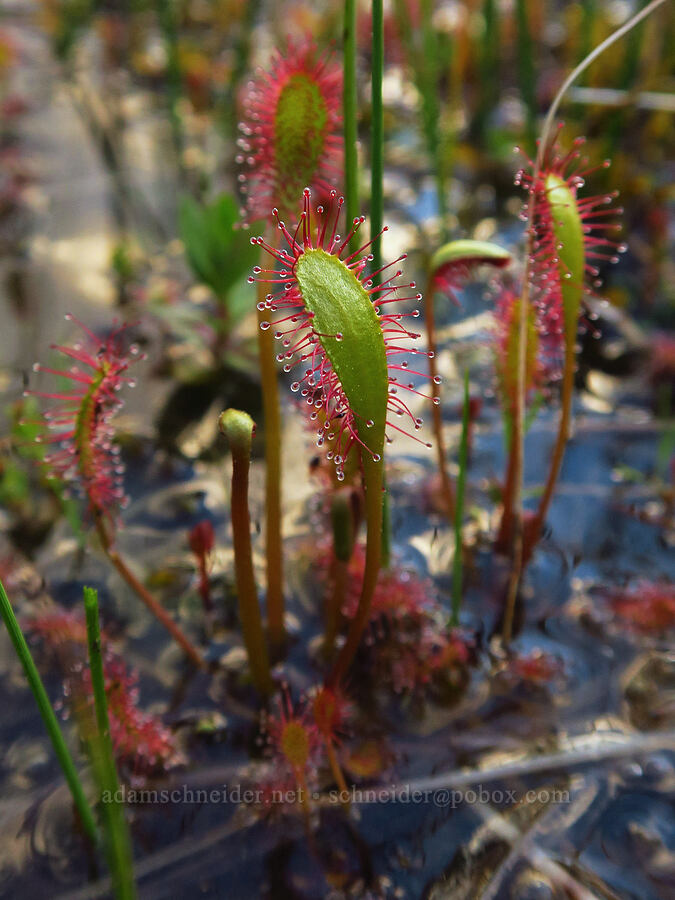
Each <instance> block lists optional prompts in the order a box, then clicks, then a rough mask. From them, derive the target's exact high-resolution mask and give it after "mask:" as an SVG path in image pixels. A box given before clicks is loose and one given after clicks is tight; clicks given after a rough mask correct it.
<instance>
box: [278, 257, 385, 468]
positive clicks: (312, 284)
mask: <svg viewBox="0 0 675 900" xmlns="http://www.w3.org/2000/svg"><path fill="white" fill-rule="evenodd" d="M295 275H296V278H297V282H298V287H299V289H300V292H301V294H302V299H303V302H304V304H305V306H306V308H307V310H308V311H309V312H310V313H313V319H312V327H313V329H314V332H315V333H316V334H317V336H318V337H319V340H320V342H321V345H322V347H323V349H324V351H325V353H326V356H327V357H328V359H329V360H330V363H331V365H332V367H333V370H334V371H335V374H336V375H337V377H338V380H339V381H340V384H341V386H342V390H343V391H344V394H345V397H346V398H347V402H348V403H349V406H350V408H351V410H352V412H353V414H354V424H355V427H356V429H357V431H358V436H359V439H360V440H361V441H363V443H364V444H365V445H366V446H367V447H368V449H369V450H370V452H371V453H372V454H373V456H374V457H375V458H379V457H380V456H381V455H382V448H383V446H384V430H385V420H386V415H387V395H388V390H389V378H388V371H387V354H386V348H385V341H384V335H383V333H382V326H381V323H380V321H379V317H378V315H377V312H376V311H375V308H374V306H373V303H372V300H371V299H370V295H369V293H368V292H367V291H366V289H365V288H364V287H363V285H362V283H361V282H360V281H359V279H358V278H357V277H356V276H355V275H354V273H353V272H352V271H351V269H349V268H348V267H347V266H345V264H344V263H343V262H341V261H340V260H339V259H338V258H337V257H335V256H333V255H331V254H329V253H326V252H325V251H324V250H322V249H320V248H316V249H305V252H304V253H303V254H302V255H301V256H300V257H299V259H298V261H297V263H296V267H295Z"/></svg>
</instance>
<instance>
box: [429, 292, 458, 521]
mask: <svg viewBox="0 0 675 900" xmlns="http://www.w3.org/2000/svg"><path fill="white" fill-rule="evenodd" d="M434 293H435V291H434V276H433V274H432V275H430V276H429V280H428V283H427V289H426V291H425V292H424V321H425V325H426V330H427V346H428V348H429V353H430V354H431V355H430V357H429V376H430V378H431V383H432V384H433V385H434V388H435V391H434V392H435V395H436V396H439V391H438V388H436V381H435V379H436V378H437V377H438V364H437V362H436V353H437V346H436V318H435V315H434ZM431 423H432V428H433V432H434V440H435V443H436V455H437V458H438V472H439V475H440V478H441V495H442V497H443V506H444V507H445V510H446V512H447V515H448V518H449V519H452V518H453V516H454V514H455V492H454V489H453V486H452V479H451V478H450V473H449V472H448V468H447V463H446V459H447V456H446V449H445V441H444V439H443V411H442V408H441V404H440V403H433V404H432V405H431Z"/></svg>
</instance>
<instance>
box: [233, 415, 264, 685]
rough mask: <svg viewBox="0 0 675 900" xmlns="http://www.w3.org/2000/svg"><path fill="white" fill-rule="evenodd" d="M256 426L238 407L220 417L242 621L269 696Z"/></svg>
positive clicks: (251, 659) (256, 679)
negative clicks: (254, 499)
mask: <svg viewBox="0 0 675 900" xmlns="http://www.w3.org/2000/svg"><path fill="white" fill-rule="evenodd" d="M253 427H254V426H253V420H252V419H251V418H250V416H247V415H246V413H241V412H239V411H238V410H227V412H224V413H223V414H222V415H221V417H220V428H221V431H222V432H223V433H224V434H226V435H227V438H228V441H229V443H230V450H231V452H232V495H231V507H232V542H233V545H234V573H235V579H236V582H237V598H238V603H239V622H240V624H241V631H242V636H243V639H244V644H245V646H246V653H247V655H248V664H249V668H250V670H251V676H252V678H253V683H254V684H255V686H256V688H257V690H258V691H259V692H260V693H261V694H263V695H264V696H267V695H269V694H271V693H272V691H273V689H274V683H273V681H272V678H271V675H270V664H269V655H268V652H267V643H266V641H265V632H264V631H263V626H262V617H261V615H260V604H259V603H258V591H257V589H256V585H255V576H254V574H253V555H252V550H251V517H250V514H249V509H248V474H249V468H250V455H251V437H252V434H253Z"/></svg>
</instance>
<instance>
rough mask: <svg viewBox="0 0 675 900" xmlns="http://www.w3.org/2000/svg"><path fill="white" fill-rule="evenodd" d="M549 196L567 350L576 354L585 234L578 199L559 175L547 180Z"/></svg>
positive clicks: (551, 176) (568, 352)
mask: <svg viewBox="0 0 675 900" xmlns="http://www.w3.org/2000/svg"><path fill="white" fill-rule="evenodd" d="M546 197H547V199H548V203H549V206H550V209H551V220H552V223H553V234H554V235H555V243H556V246H557V250H556V252H557V254H558V260H559V261H558V263H557V267H558V276H559V278H560V285H561V291H562V303H563V316H564V322H565V351H566V353H567V354H568V355H570V356H571V355H573V354H574V345H575V343H576V339H577V327H578V323H579V310H580V308H581V298H582V295H583V290H584V288H583V284H584V266H585V261H586V259H585V249H584V231H583V225H582V222H581V216H580V215H579V210H578V208H577V198H576V197H575V195H574V193H573V192H572V191H571V190H570V188H569V187H568V185H567V182H565V181H564V180H563V179H562V178H560V176H559V175H548V176H547V178H546Z"/></svg>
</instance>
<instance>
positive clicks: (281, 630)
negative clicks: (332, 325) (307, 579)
mask: <svg viewBox="0 0 675 900" xmlns="http://www.w3.org/2000/svg"><path fill="white" fill-rule="evenodd" d="M266 295H267V285H265V284H264V283H263V282H260V281H259V282H258V302H261V301H263V300H264V299H265V297H266ZM265 318H266V313H265V311H264V310H258V355H259V364H260V380H261V383H262V393H263V416H264V419H265V553H266V576H267V595H266V604H267V628H268V631H269V637H270V643H271V645H272V647H273V648H275V649H276V650H278V649H279V648H280V647H282V646H283V644H284V640H285V636H286V630H285V625H284V594H283V545H282V539H281V409H280V405H279V384H278V381H277V366H276V359H275V344H274V333H273V331H272V329H271V328H267V329H265V330H263V329H262V328H261V327H260V325H261V323H262V322H263V321H265Z"/></svg>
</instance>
